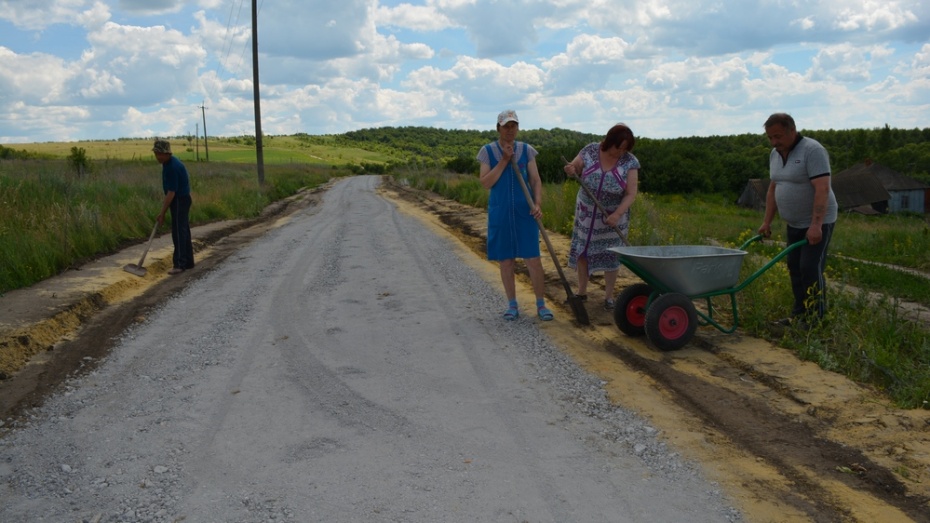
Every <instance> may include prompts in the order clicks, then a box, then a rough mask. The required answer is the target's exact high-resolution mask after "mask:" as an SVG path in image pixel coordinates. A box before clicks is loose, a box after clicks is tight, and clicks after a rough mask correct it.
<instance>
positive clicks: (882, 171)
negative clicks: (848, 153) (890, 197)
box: [836, 162, 930, 191]
mask: <svg viewBox="0 0 930 523" xmlns="http://www.w3.org/2000/svg"><path fill="white" fill-rule="evenodd" d="M846 172H869V173H872V175H874V176H875V177H876V178H878V180H879V181H880V182H881V183H882V185H883V186H884V187H885V189H887V190H889V191H913V190H922V189H930V185H927V184H926V183H924V182H922V181H920V180H916V179H914V178H911V177H910V176H905V175H903V174H901V173H899V172H898V171H895V170H894V169H892V168H890V167H887V166H885V165H881V164H878V163H874V162H862V163H857V164H856V165H853V166H852V167H850V168H849V169H846V170H845V171H842V172H840V173H837V175H836V176H839V175H841V174H844V173H846Z"/></svg>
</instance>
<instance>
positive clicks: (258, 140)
mask: <svg viewBox="0 0 930 523" xmlns="http://www.w3.org/2000/svg"><path fill="white" fill-rule="evenodd" d="M255 3H256V0H252V92H253V95H254V98H255V158H256V160H257V162H258V184H259V185H264V184H265V155H264V152H263V151H262V107H261V102H259V99H258V10H257V8H256V6H255Z"/></svg>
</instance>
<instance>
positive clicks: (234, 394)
mask: <svg viewBox="0 0 930 523" xmlns="http://www.w3.org/2000/svg"><path fill="white" fill-rule="evenodd" d="M378 182H379V178H376V177H354V178H350V179H346V180H342V181H340V182H339V183H337V184H335V185H334V186H333V187H332V188H331V189H330V190H329V191H328V192H327V193H326V195H325V197H324V198H323V200H322V202H321V204H320V205H318V206H313V207H310V208H307V209H306V210H304V211H302V212H299V213H297V214H294V215H292V216H291V218H290V220H288V222H287V223H285V224H282V225H281V226H280V227H277V228H274V229H272V230H269V231H268V232H266V233H265V234H263V235H262V236H261V237H260V238H257V239H255V240H254V241H252V242H251V243H249V245H247V246H245V247H243V248H242V249H240V250H238V251H237V252H235V253H234V254H231V255H230V256H229V257H228V258H227V259H226V260H225V261H224V262H223V263H221V264H217V265H215V266H214V267H213V268H211V269H206V268H202V267H198V269H197V270H196V271H193V272H189V273H185V274H184V275H183V276H181V277H179V278H174V279H173V280H170V281H172V282H174V281H178V280H180V279H181V278H188V281H187V284H186V285H184V286H183V287H182V288H176V291H177V292H176V293H173V294H172V295H171V296H170V297H168V299H166V300H165V301H164V302H162V303H160V304H158V305H157V306H155V307H153V308H152V309H151V310H150V311H149V312H148V313H147V314H146V316H145V318H140V320H141V321H139V322H138V323H137V324H135V325H134V326H133V327H132V328H130V329H129V330H127V331H124V332H122V333H121V334H119V336H118V339H116V340H115V343H114V346H113V349H112V351H110V353H109V355H108V356H107V357H106V358H104V360H103V361H102V362H101V363H100V364H99V365H97V366H96V367H95V368H94V369H92V370H90V371H88V372H86V373H84V374H83V375H82V376H80V377H75V378H72V379H70V380H68V381H66V382H65V383H64V384H63V388H62V390H61V392H60V393H57V394H54V395H52V396H51V397H49V398H48V399H47V400H46V401H45V402H44V404H43V406H41V407H39V408H36V409H33V410H31V411H29V412H28V413H27V415H26V416H25V417H24V418H21V419H20V420H18V421H17V422H16V427H14V429H13V430H10V431H8V432H7V433H6V434H5V436H4V437H3V438H2V439H0V478H2V482H0V520H2V521H4V522H7V523H13V522H27V521H28V522H34V521H114V522H115V521H126V522H130V521H169V522H173V521H182V520H184V521H215V522H234V521H235V522H266V521H295V522H311V521H327V522H329V521H346V522H349V521H351V522H355V521H408V522H416V521H422V522H442V521H449V522H466V521H467V522H471V521H495V522H496V521H516V522H522V521H527V522H530V521H532V522H546V521H551V522H562V521H579V522H580V521H590V522H598V521H630V522H633V521H646V520H648V521H684V520H688V521H699V522H700V521H705V522H717V521H727V520H733V521H737V520H739V517H740V516H739V513H738V511H736V510H734V509H733V508H731V506H730V504H729V502H728V501H727V500H726V498H725V497H724V495H723V493H722V492H721V491H720V489H719V487H717V486H716V485H714V484H713V483H711V482H708V481H706V479H704V477H703V476H702V474H701V472H700V470H699V468H697V467H696V466H694V465H691V464H689V463H688V462H687V461H686V460H683V459H681V457H680V456H679V455H678V454H677V453H676V452H675V451H674V450H673V449H671V448H669V447H668V446H667V444H665V443H664V442H663V441H661V440H660V439H659V438H658V437H657V431H656V430H655V429H654V428H653V427H652V426H651V425H650V424H649V423H647V422H646V421H645V420H643V419H642V418H641V417H639V416H636V415H635V414H633V413H632V412H630V411H628V410H625V409H621V408H617V407H615V406H613V405H611V404H610V402H609V401H608V400H607V396H606V394H605V393H604V391H603V389H602V387H601V382H600V381H599V380H598V379H597V378H595V377H593V376H591V375H590V374H588V373H586V372H585V371H583V370H582V369H581V368H580V367H578V366H577V365H575V364H574V363H573V362H571V360H570V359H569V358H568V357H566V355H565V354H564V353H563V352H561V351H560V350H559V348H558V347H557V346H556V345H555V344H553V343H552V342H551V340H549V339H548V338H547V337H546V335H545V333H544V332H540V328H539V327H540V325H539V322H538V320H535V319H533V318H532V317H531V316H529V312H530V310H529V309H524V311H525V312H526V313H527V316H529V317H528V318H525V319H522V320H521V321H518V322H515V323H512V324H508V323H504V322H502V321H501V320H500V318H499V314H500V312H501V311H500V310H499V309H500V305H501V303H502V301H501V298H500V294H499V292H498V290H497V287H496V286H495V285H491V284H489V283H488V282H487V281H485V280H484V279H483V271H484V270H485V267H483V264H480V263H475V264H474V265H475V266H470V265H469V264H468V263H466V262H465V261H463V260H468V261H469V262H474V257H473V255H472V254H471V253H470V252H467V251H466V250H464V249H463V248H462V247H461V246H460V245H459V244H457V243H456V242H455V241H454V240H452V239H450V238H448V237H446V236H445V235H443V234H439V235H437V234H435V230H433V229H430V228H429V227H424V225H423V224H422V223H421V222H420V221H419V220H417V219H415V218H413V217H412V216H410V215H408V214H404V213H402V212H400V211H398V208H397V207H396V206H395V205H394V204H392V203H391V202H390V201H388V200H386V199H384V198H383V197H382V196H380V195H379V194H378V193H377V191H376V187H377V185H378ZM476 267H477V268H476ZM524 303H526V301H524ZM97 341H98V342H100V341H102V340H99V339H98V340H97Z"/></svg>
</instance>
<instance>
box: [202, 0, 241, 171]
mask: <svg viewBox="0 0 930 523" xmlns="http://www.w3.org/2000/svg"><path fill="white" fill-rule="evenodd" d="M253 1H254V0H253ZM202 103H203V102H201V104H202ZM200 112H201V113H202V114H203V153H204V154H205V155H207V161H208V162H209V161H210V148H209V147H207V108H206V107H204V106H203V105H201V106H200Z"/></svg>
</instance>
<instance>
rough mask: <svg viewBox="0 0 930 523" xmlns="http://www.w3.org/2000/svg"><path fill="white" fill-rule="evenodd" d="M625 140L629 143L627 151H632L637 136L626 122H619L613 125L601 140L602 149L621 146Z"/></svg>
mask: <svg viewBox="0 0 930 523" xmlns="http://www.w3.org/2000/svg"><path fill="white" fill-rule="evenodd" d="M623 142H627V144H628V145H629V149H627V152H629V151H632V150H633V146H634V145H636V137H635V136H633V131H631V130H630V128H629V127H627V126H626V124H622V123H618V124H617V125H615V126H613V127H611V128H610V130H609V131H607V134H606V135H605V136H604V139H603V140H601V150H602V151H606V150H607V149H610V148H611V147H620V146H621V145H623Z"/></svg>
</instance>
